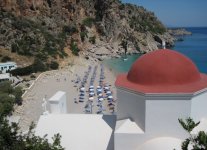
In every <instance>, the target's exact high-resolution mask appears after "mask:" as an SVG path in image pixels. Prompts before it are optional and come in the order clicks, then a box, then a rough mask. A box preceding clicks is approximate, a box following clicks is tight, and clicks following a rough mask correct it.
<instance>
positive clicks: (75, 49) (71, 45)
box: [70, 39, 80, 56]
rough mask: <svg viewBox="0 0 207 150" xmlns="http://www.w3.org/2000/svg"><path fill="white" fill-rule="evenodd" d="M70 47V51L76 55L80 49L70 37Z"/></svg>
mask: <svg viewBox="0 0 207 150" xmlns="http://www.w3.org/2000/svg"><path fill="white" fill-rule="evenodd" d="M70 48H71V50H72V53H73V54H74V55H76V56H78V55H79V54H78V53H79V51H80V49H79V48H78V46H77V44H76V43H75V41H74V40H73V39H72V40H71V43H70Z"/></svg>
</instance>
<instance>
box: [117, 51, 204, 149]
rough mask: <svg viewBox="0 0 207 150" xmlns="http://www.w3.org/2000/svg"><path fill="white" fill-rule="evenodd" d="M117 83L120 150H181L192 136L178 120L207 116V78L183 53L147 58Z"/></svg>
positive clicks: (168, 52)
mask: <svg viewBox="0 0 207 150" xmlns="http://www.w3.org/2000/svg"><path fill="white" fill-rule="evenodd" d="M115 84H116V87H117V98H118V105H117V119H118V121H117V126H116V131H115V149H117V150H126V149H129V150H168V149H169V150H172V149H174V148H176V149H180V148H181V146H180V144H181V141H183V140H184V139H185V138H186V137H187V136H189V135H187V134H186V132H185V131H184V129H182V127H181V125H180V124H179V122H178V118H182V119H185V118H187V117H192V118H193V119H194V120H195V121H200V120H202V119H203V118H207V109H206V106H207V75H204V74H201V73H199V71H198V69H197V68H196V66H195V65H194V64H193V62H192V61H191V60H190V59H188V58H186V57H185V56H183V55H181V54H180V53H178V52H175V51H172V50H157V51H154V52H151V53H148V54H146V55H143V56H142V57H140V58H139V59H138V60H137V61H136V62H135V63H134V64H133V66H132V67H131V69H130V71H129V72H128V74H121V75H119V76H118V77H117V80H116V83H115Z"/></svg>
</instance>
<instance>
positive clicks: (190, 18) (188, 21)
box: [122, 0, 207, 27]
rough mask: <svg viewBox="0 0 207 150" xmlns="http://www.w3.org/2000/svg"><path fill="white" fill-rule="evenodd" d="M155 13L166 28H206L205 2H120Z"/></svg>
mask: <svg viewBox="0 0 207 150" xmlns="http://www.w3.org/2000/svg"><path fill="white" fill-rule="evenodd" d="M122 2H124V3H132V4H136V5H139V6H143V7H144V8H146V9H147V10H150V11H152V12H154V13H155V15H156V16H157V17H158V18H159V20H160V21H162V23H163V24H164V25H166V26H167V27H207V0H122Z"/></svg>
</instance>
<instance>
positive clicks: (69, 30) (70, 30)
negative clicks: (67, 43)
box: [63, 26, 78, 35]
mask: <svg viewBox="0 0 207 150" xmlns="http://www.w3.org/2000/svg"><path fill="white" fill-rule="evenodd" d="M63 32H64V33H67V34H69V35H72V34H74V33H77V32H78V29H77V28H76V27H75V26H63Z"/></svg>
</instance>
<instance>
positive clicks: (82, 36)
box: [80, 32, 88, 42]
mask: <svg viewBox="0 0 207 150" xmlns="http://www.w3.org/2000/svg"><path fill="white" fill-rule="evenodd" d="M87 36H88V35H87V33H86V32H80V37H81V41H82V42H84V41H85V37H87Z"/></svg>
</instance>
